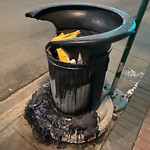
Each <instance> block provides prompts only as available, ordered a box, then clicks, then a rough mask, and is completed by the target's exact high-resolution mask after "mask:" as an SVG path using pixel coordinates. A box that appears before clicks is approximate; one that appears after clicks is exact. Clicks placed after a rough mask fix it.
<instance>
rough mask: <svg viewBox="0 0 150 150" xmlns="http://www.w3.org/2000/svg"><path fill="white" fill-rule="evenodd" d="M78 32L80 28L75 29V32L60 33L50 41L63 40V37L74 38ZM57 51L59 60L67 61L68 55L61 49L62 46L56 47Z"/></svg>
mask: <svg viewBox="0 0 150 150" xmlns="http://www.w3.org/2000/svg"><path fill="white" fill-rule="evenodd" d="M79 34H80V30H77V31H75V32H71V33H67V34H64V33H61V34H59V35H58V36H55V37H54V38H53V39H52V41H57V40H65V39H69V38H75V37H77V36H78V35H79ZM56 51H57V53H58V58H59V60H60V61H62V62H66V63H69V61H70V60H69V57H68V55H67V54H66V53H65V52H64V51H63V49H62V48H57V49H56Z"/></svg>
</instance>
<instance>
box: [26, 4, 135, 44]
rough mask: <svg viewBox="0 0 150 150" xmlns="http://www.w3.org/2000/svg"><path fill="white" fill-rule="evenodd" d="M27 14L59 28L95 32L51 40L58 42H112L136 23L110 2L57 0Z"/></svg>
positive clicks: (131, 28) (58, 29) (126, 32)
mask: <svg viewBox="0 0 150 150" xmlns="http://www.w3.org/2000/svg"><path fill="white" fill-rule="evenodd" d="M25 15H26V17H30V18H36V19H38V20H46V21H50V22H52V23H53V24H54V25H55V27H56V29H57V31H63V30H67V29H80V30H87V31H90V32H92V33H93V34H92V35H88V36H82V37H76V38H70V39H65V40H58V41H52V42H50V43H51V44H54V45H59V46H75V45H76V46H77V45H80V46H86V45H87V46H90V45H91V46H92V45H93V44H94V45H95V44H98V43H99V44H100V43H105V42H107V43H112V42H115V41H118V40H121V39H123V38H125V37H127V36H128V35H129V34H130V33H132V32H133V31H134V29H135V27H136V24H135V21H134V19H133V18H132V17H130V16H129V15H128V14H126V13H125V12H123V11H121V10H118V9H116V8H112V7H109V6H103V5H95V4H88V3H54V4H47V5H43V6H39V7H37V8H34V9H33V10H31V11H28V12H27V13H26V14H25Z"/></svg>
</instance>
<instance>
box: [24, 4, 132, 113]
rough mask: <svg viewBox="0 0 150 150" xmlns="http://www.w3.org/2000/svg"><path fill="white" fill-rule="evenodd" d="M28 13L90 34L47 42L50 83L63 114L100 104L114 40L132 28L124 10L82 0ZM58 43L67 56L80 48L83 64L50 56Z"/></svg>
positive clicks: (79, 111)
mask: <svg viewBox="0 0 150 150" xmlns="http://www.w3.org/2000/svg"><path fill="white" fill-rule="evenodd" d="M26 16H27V17H31V18H36V19H39V20H46V21H50V22H52V23H53V24H54V25H55V27H56V32H57V33H58V32H61V31H63V30H85V31H88V32H89V33H91V35H86V36H81V37H77V38H71V39H65V40H57V41H51V42H49V44H48V45H47V46H46V53H47V58H48V65H49V74H50V84H51V89H52V95H53V99H54V104H55V106H56V108H58V109H59V110H60V111H62V112H63V113H65V114H74V115H76V114H78V113H79V114H80V113H82V112H86V111H90V110H92V109H95V108H96V106H97V105H98V104H100V102H101V100H100V98H101V94H102V88H103V83H104V79H105V73H106V71H107V66H108V62H109V53H110V51H111V45H112V43H113V42H115V41H118V40H121V39H123V38H125V37H127V36H128V35H129V34H130V33H132V32H133V30H134V29H135V22H134V20H133V19H132V18H131V17H130V16H129V15H127V14H126V13H124V12H122V11H120V10H118V9H115V8H111V7H108V6H102V5H94V4H86V3H85V4H84V3H55V4H48V5H44V6H40V7H39V8H35V9H33V10H31V11H29V12H27V13H26ZM57 47H60V48H62V49H63V50H64V51H65V52H66V53H67V54H68V55H69V56H70V57H72V58H73V56H77V54H78V53H79V52H80V53H81V54H82V56H86V57H85V58H86V59H85V60H86V63H85V64H80V65H79V64H77V65H75V64H67V63H64V62H60V61H59V60H57V59H56V58H55V57H54V56H53V51H55V50H56V48H57Z"/></svg>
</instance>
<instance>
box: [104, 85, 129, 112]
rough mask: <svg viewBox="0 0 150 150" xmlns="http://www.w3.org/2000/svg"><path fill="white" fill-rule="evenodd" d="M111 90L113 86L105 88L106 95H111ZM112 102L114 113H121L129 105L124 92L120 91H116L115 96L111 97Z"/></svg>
mask: <svg viewBox="0 0 150 150" xmlns="http://www.w3.org/2000/svg"><path fill="white" fill-rule="evenodd" d="M110 89H111V86H107V85H105V86H104V93H105V94H109V92H110ZM110 97H111V99H112V102H113V109H114V112H120V111H122V110H123V109H124V108H125V107H126V105H127V104H128V99H127V98H126V96H125V95H124V93H123V92H121V91H120V90H119V89H117V88H116V89H115V92H114V93H113V95H110Z"/></svg>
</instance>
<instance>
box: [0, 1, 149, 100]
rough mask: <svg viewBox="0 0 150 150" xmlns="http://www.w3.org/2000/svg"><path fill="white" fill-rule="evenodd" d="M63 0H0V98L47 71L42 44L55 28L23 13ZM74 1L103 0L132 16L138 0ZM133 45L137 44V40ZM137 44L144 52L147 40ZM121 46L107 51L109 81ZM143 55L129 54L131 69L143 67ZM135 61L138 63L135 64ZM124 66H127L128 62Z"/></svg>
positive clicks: (147, 45)
mask: <svg viewBox="0 0 150 150" xmlns="http://www.w3.org/2000/svg"><path fill="white" fill-rule="evenodd" d="M67 1H73V0H50V1H49V0H43V1H40V0H37V1H34V0H30V2H28V1H23V0H20V1H16V0H14V1H11V0H7V1H4V2H3V3H1V5H0V18H1V30H0V41H1V49H0V74H1V77H0V93H1V94H0V101H1V100H4V99H5V98H6V97H8V96H9V95H10V94H12V93H13V92H14V91H16V90H18V89H20V88H22V87H24V86H25V85H27V84H29V83H30V82H32V81H33V80H35V79H36V78H38V77H39V76H41V75H42V74H44V73H46V72H47V71H48V69H47V60H46V56H45V51H44V47H45V45H46V43H47V42H48V41H49V40H50V39H51V37H52V36H53V34H54V31H55V29H54V27H53V26H52V24H50V23H47V22H40V21H36V20H32V19H27V18H25V16H24V13H25V12H26V11H27V10H29V9H32V8H33V7H35V6H37V5H41V4H45V3H50V2H51V3H54V2H67ZM78 2H91V3H96V4H105V5H109V6H113V7H116V8H119V9H121V10H123V11H126V12H127V13H129V14H130V15H131V16H135V15H136V13H137V10H138V7H139V5H140V3H141V0H132V1H130V0H100V1H99V0H86V1H85V0H78ZM145 22H147V20H145ZM148 24H149V22H148ZM145 30H146V31H147V30H148V29H145ZM141 32H142V33H143V32H144V31H141ZM145 35H146V34H145ZM145 35H143V36H145ZM139 36H141V34H140V35H139ZM142 38H143V37H142ZM146 39H147V37H146ZM144 41H145V40H144ZM121 45H122V44H121ZM137 45H139V43H138V42H137ZM140 45H142V47H143V46H144V47H145V48H144V49H146V50H145V52H147V49H148V47H149V43H147V44H143V42H141V44H140ZM135 47H139V46H135ZM122 49H123V48H122V47H121V46H118V45H117V46H116V47H115V50H113V51H112V53H111V63H110V67H109V72H108V75H107V79H108V82H109V83H110V81H111V80H112V77H113V75H114V72H115V70H116V68H117V65H118V62H119V59H120V57H121V55H122ZM118 50H119V51H118ZM136 53H137V54H136V55H138V53H141V48H140V47H139V48H138V51H136ZM114 56H115V59H114ZM145 58H147V53H143V55H142V58H141V57H140V58H137V57H135V56H133V55H131V57H129V60H128V62H129V64H131V63H132V64H133V63H134V64H135V65H134V68H133V69H135V70H136V71H143V70H144V68H145V67H146V65H147V62H148V60H147V59H145ZM132 60H133V61H132ZM145 60H146V61H145ZM138 64H142V67H139V65H138ZM128 66H129V67H130V65H128ZM128 66H127V67H128ZM131 67H132V66H131ZM123 88H124V87H123ZM125 90H126V89H125ZM125 90H123V91H125Z"/></svg>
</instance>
